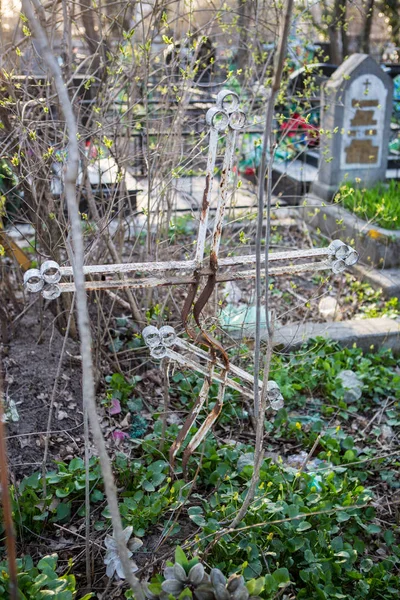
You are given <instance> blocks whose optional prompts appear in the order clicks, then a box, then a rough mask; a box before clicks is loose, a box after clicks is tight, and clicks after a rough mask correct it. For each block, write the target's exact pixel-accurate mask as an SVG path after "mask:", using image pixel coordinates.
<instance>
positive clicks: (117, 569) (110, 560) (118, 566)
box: [104, 526, 143, 579]
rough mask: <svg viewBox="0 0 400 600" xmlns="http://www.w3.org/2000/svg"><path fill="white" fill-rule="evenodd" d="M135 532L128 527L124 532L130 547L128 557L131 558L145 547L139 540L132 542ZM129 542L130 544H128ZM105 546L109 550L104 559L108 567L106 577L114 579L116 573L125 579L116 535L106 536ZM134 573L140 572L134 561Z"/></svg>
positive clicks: (132, 564) (135, 539) (132, 562)
mask: <svg viewBox="0 0 400 600" xmlns="http://www.w3.org/2000/svg"><path fill="white" fill-rule="evenodd" d="M132 532H133V527H131V526H129V527H126V528H125V529H124V531H123V534H124V538H125V542H126V544H127V546H128V556H129V558H130V557H131V556H132V554H133V553H134V552H136V550H138V549H139V548H140V547H141V546H143V542H142V541H141V540H139V539H138V538H133V539H132V540H131V541H129V540H130V537H131V535H132ZM128 542H129V543H128ZM104 545H105V547H106V548H107V550H106V555H105V557H104V564H105V565H106V566H107V569H106V575H107V577H110V578H111V577H113V575H114V574H115V573H116V574H117V576H118V577H119V578H120V579H125V575H124V569H123V566H122V562H121V559H120V557H119V554H118V549H117V542H116V541H115V538H114V534H113V535H106V539H105V540H104ZM131 566H132V573H135V571H137V570H138V568H139V567H138V566H137V564H136V563H135V562H134V561H133V560H132V561H131Z"/></svg>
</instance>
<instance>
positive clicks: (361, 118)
mask: <svg viewBox="0 0 400 600" xmlns="http://www.w3.org/2000/svg"><path fill="white" fill-rule="evenodd" d="M377 122H378V121H377V120H376V119H374V111H373V110H360V109H359V108H357V110H356V114H355V115H354V117H353V118H352V120H351V121H350V126H351V127H368V126H369V125H376V124H377Z"/></svg>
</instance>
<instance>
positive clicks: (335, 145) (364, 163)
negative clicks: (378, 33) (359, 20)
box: [312, 54, 393, 200]
mask: <svg viewBox="0 0 400 600" xmlns="http://www.w3.org/2000/svg"><path fill="white" fill-rule="evenodd" d="M392 99H393V82H392V80H391V78H390V77H389V75H388V74H387V73H385V72H384V71H383V70H382V69H381V67H380V66H379V65H378V64H377V63H376V62H375V61H374V60H373V59H372V58H371V57H370V56H369V55H368V54H353V55H352V56H350V58H348V59H347V60H345V61H344V63H343V64H342V65H341V66H340V67H339V68H338V69H337V70H336V71H335V73H334V74H333V75H332V77H331V78H330V79H329V80H328V82H327V83H326V84H325V86H324V88H323V91H322V113H321V129H322V130H323V131H322V132H321V142H320V146H321V148H320V162H319V173H318V180H317V181H315V182H314V183H313V186H312V192H313V193H314V194H316V195H317V196H319V197H320V198H323V199H324V200H331V199H332V197H333V195H334V194H335V193H336V191H337V189H338V187H339V186H340V185H341V183H342V182H343V181H346V180H347V181H355V180H356V179H358V178H359V179H360V180H361V183H362V184H364V185H366V186H371V185H373V184H374V183H375V182H376V181H379V180H384V179H385V174H386V169H387V158H388V147H389V134H390V119H391V114H392V102H393V100H392Z"/></svg>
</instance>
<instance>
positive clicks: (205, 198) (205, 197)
mask: <svg viewBox="0 0 400 600" xmlns="http://www.w3.org/2000/svg"><path fill="white" fill-rule="evenodd" d="M210 179H211V175H210V173H207V175H206V183H205V187H204V194H203V202H202V204H201V219H205V218H206V215H207V210H208V207H209V206H210V203H209V201H208V191H209V189H210Z"/></svg>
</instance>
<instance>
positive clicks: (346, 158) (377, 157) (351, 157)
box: [340, 75, 388, 169]
mask: <svg viewBox="0 0 400 600" xmlns="http://www.w3.org/2000/svg"><path fill="white" fill-rule="evenodd" d="M387 93H388V90H387V88H386V87H385V85H384V84H383V82H382V81H381V80H380V79H379V78H378V77H377V76H376V75H369V76H367V75H361V76H359V77H357V78H356V79H354V81H352V83H351V84H350V86H349V88H348V89H347V90H346V92H345V100H344V119H343V136H342V147H341V155H340V167H341V169H359V168H363V167H365V165H375V166H380V165H381V162H382V142H383V139H382V130H383V127H384V120H385V107H386V97H387Z"/></svg>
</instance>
